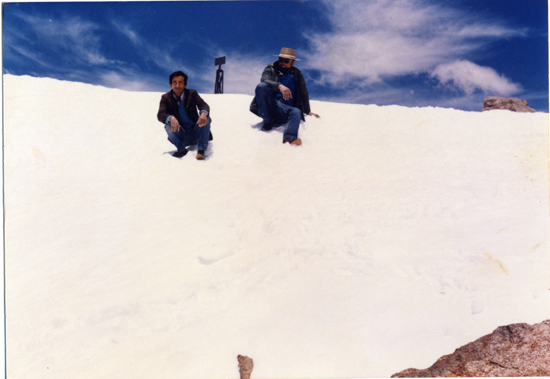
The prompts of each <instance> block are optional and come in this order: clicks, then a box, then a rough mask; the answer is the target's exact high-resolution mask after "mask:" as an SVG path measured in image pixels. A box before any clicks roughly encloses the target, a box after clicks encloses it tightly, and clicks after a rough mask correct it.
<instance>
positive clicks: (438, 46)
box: [306, 0, 527, 94]
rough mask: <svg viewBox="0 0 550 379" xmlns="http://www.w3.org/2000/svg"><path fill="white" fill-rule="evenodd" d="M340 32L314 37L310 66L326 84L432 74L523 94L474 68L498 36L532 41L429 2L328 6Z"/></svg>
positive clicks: (462, 86) (460, 84) (378, 0)
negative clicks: (475, 61)
mask: <svg viewBox="0 0 550 379" xmlns="http://www.w3.org/2000/svg"><path fill="white" fill-rule="evenodd" d="M324 4H325V6H326V7H327V14H328V15H329V19H330V21H331V23H332V26H333V30H331V31H330V32H327V33H316V34H314V35H311V36H309V42H310V45H311V49H310V51H309V52H308V53H307V54H306V64H307V66H308V67H309V68H311V69H314V70H319V71H320V72H321V75H320V76H319V78H318V79H317V81H318V83H319V84H322V85H328V86H331V87H338V88H349V89H353V88H368V87H369V86H372V85H374V84H376V83H383V82H386V81H387V80H388V79H391V78H394V77H398V76H404V75H419V74H428V75H431V77H432V78H435V79H438V80H440V81H441V82H442V83H445V84H446V85H448V86H449V85H454V86H455V87H456V89H458V90H461V91H464V92H466V93H471V92H472V91H475V90H482V91H496V92H498V93H501V94H511V93H515V92H517V91H519V90H521V87H520V86H519V85H517V84H514V83H511V82H510V81H508V80H507V79H506V78H504V77H503V76H501V75H499V74H498V73H497V72H496V71H495V70H493V69H491V68H489V67H481V66H479V65H476V64H475V63H473V62H471V61H472V60H473V59H472V57H473V56H474V55H475V54H476V53H477V52H479V51H481V48H482V47H484V46H486V45H487V43H489V42H491V41H494V39H496V38H509V37H521V36H525V35H526V33H527V31H526V30H525V29H522V30H515V29H512V28H507V27H506V26H504V25H501V24H499V23H497V22H494V21H487V20H483V19H481V18H479V17H477V16H472V15H469V14H466V13H464V12H461V11H458V10H456V9H451V8H449V7H445V6H441V5H436V4H434V3H433V2H430V1H427V0H372V1H368V2H363V1H357V0H341V1H329V0H324Z"/></svg>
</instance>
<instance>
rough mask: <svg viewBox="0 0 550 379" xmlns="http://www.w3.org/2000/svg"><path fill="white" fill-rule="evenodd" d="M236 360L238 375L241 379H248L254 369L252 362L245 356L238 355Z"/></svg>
mask: <svg viewBox="0 0 550 379" xmlns="http://www.w3.org/2000/svg"><path fill="white" fill-rule="evenodd" d="M237 360H238V361H239V374H240V375H241V379H250V375H251V374H252V370H253V369H254V361H253V360H252V358H249V357H247V356H246V355H239V356H237Z"/></svg>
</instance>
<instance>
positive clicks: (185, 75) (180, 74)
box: [170, 71, 187, 85]
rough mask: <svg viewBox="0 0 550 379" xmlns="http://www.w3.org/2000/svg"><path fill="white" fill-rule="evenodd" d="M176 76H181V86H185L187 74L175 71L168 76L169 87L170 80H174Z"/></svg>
mask: <svg viewBox="0 0 550 379" xmlns="http://www.w3.org/2000/svg"><path fill="white" fill-rule="evenodd" d="M176 76H183V84H185V85H187V74H185V73H184V72H183V71H176V72H174V73H172V74H171V75H170V85H172V79H174V78H175V77H176Z"/></svg>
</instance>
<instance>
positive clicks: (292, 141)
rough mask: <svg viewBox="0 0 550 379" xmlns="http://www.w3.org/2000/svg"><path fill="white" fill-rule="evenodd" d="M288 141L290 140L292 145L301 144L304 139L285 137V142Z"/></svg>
mask: <svg viewBox="0 0 550 379" xmlns="http://www.w3.org/2000/svg"><path fill="white" fill-rule="evenodd" d="M287 142H289V143H290V144H291V145H294V146H300V145H301V144H302V140H301V139H299V138H296V139H292V138H285V140H284V141H283V143H287Z"/></svg>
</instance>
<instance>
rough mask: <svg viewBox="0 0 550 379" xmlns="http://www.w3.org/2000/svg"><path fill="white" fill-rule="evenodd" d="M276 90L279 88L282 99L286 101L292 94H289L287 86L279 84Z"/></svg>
mask: <svg viewBox="0 0 550 379" xmlns="http://www.w3.org/2000/svg"><path fill="white" fill-rule="evenodd" d="M277 88H279V91H281V93H282V94H283V99H285V100H288V99H290V98H292V92H290V90H289V89H288V87H287V86H284V85H282V84H279V87H277Z"/></svg>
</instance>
